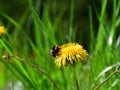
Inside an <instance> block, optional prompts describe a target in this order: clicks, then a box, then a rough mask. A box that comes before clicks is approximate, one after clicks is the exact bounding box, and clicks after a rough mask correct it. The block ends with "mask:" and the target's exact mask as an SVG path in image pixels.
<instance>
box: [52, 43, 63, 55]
mask: <svg viewBox="0 0 120 90" xmlns="http://www.w3.org/2000/svg"><path fill="white" fill-rule="evenodd" d="M60 49H61V47H60V46H58V45H55V46H53V47H52V49H51V50H50V54H51V55H52V56H53V57H56V56H58V55H59V51H60Z"/></svg>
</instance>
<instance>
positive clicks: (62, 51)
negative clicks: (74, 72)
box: [51, 43, 88, 68]
mask: <svg viewBox="0 0 120 90" xmlns="http://www.w3.org/2000/svg"><path fill="white" fill-rule="evenodd" d="M51 55H52V56H53V57H55V63H56V65H57V66H58V67H59V68H60V67H62V66H63V67H65V66H66V65H67V64H74V63H76V62H81V63H86V61H87V57H88V53H87V51H86V50H85V49H83V47H82V46H81V45H79V44H78V43H68V44H64V45H62V46H58V45H56V46H54V47H53V48H52V50H51Z"/></svg>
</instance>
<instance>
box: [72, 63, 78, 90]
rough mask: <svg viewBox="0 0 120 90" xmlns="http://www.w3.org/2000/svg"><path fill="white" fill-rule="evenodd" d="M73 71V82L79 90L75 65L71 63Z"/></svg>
mask: <svg viewBox="0 0 120 90" xmlns="http://www.w3.org/2000/svg"><path fill="white" fill-rule="evenodd" d="M73 72H74V78H75V83H76V90H79V84H78V79H77V75H76V72H75V65H73Z"/></svg>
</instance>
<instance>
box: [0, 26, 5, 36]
mask: <svg viewBox="0 0 120 90" xmlns="http://www.w3.org/2000/svg"><path fill="white" fill-rule="evenodd" d="M5 32H6V29H5V27H4V26H3V25H1V24H0V36H1V35H4V34H5Z"/></svg>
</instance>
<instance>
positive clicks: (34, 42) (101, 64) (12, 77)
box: [0, 0, 120, 90]
mask: <svg viewBox="0 0 120 90" xmlns="http://www.w3.org/2000/svg"><path fill="white" fill-rule="evenodd" d="M107 1H108V0H104V1H103V3H102V6H101V12H98V11H97V9H94V8H93V7H92V6H91V7H90V8H89V22H90V37H88V38H90V44H89V45H86V46H89V50H88V52H89V58H88V63H87V64H86V65H81V64H77V65H76V68H75V70H76V73H77V78H78V83H79V87H80V90H93V89H94V88H95V87H96V86H97V85H98V84H99V83H100V81H103V80H104V79H105V78H106V77H107V76H108V75H110V74H111V73H112V72H113V71H114V69H115V67H116V66H117V65H118V63H119V62H120V38H118V37H117V35H116V33H117V30H118V27H119V26H120V16H119V13H120V1H117V0H113V1H112V2H113V12H112V17H111V18H110V19H109V20H108V18H107V12H106V8H107V3H108V2H107ZM56 2H57V1H56ZM28 3H29V6H28V8H27V9H26V10H25V12H24V14H23V16H22V17H21V19H20V21H19V22H16V21H15V20H14V19H12V18H11V17H9V16H8V15H7V14H5V13H1V14H0V15H1V16H3V17H4V18H6V19H7V21H8V24H7V26H6V28H7V31H8V32H11V31H12V32H11V33H7V34H6V35H4V36H2V37H1V38H0V60H1V62H2V63H3V64H4V67H3V66H2V67H3V68H4V69H3V70H4V71H2V72H0V80H1V78H2V81H1V82H0V88H2V87H4V88H5V87H6V88H9V87H10V86H9V83H12V85H13V87H14V86H15V84H16V83H17V82H18V81H20V82H21V83H22V84H23V86H24V90H48V88H49V90H55V89H56V87H55V86H54V85H53V83H52V82H51V80H50V78H49V77H48V76H46V75H45V74H44V73H42V72H41V71H40V70H38V69H36V68H33V67H31V66H30V65H29V64H27V63H23V62H20V61H19V60H17V59H15V58H12V59H11V61H10V62H9V61H7V60H6V61H5V60H4V59H3V58H2V56H3V55H4V54H6V53H8V54H10V55H17V56H19V57H21V58H23V59H25V60H26V61H27V62H30V63H33V64H35V65H37V66H40V67H42V68H43V69H44V70H45V71H46V72H47V73H48V74H49V75H50V77H51V78H52V79H53V80H54V82H55V83H56V84H57V86H58V87H59V89H60V90H75V89H76V85H75V80H74V74H73V71H72V70H71V69H72V68H71V66H70V65H68V66H67V67H66V68H61V69H59V68H57V67H56V65H55V63H54V58H52V57H51V56H50V49H51V47H52V46H53V45H56V44H58V45H62V44H64V43H67V42H76V41H78V40H77V39H76V38H75V37H76V35H77V32H76V31H75V29H76V28H75V27H74V25H73V23H74V7H75V5H74V4H75V3H74V0H71V4H70V7H69V8H67V9H69V10H70V17H69V21H68V23H69V24H68V26H65V25H64V24H62V25H61V23H62V22H63V19H62V18H63V16H64V13H65V11H66V10H67V9H66V8H64V9H62V10H61V11H60V12H58V14H57V15H55V17H54V19H52V18H51V17H50V14H51V13H50V10H49V3H46V4H45V5H44V6H43V7H44V10H43V16H41V17H40V16H39V14H38V11H39V9H40V8H38V7H40V5H41V2H40V1H39V0H38V1H37V2H36V6H34V4H33V1H32V0H28ZM38 3H39V4H38ZM93 10H96V11H95V12H96V15H98V21H99V27H98V33H97V35H95V29H94V26H93V16H94V15H93V13H92V12H93ZM11 29H12V30H11ZM66 29H67V30H66ZM119 37H120V35H119ZM78 43H80V42H78ZM80 44H81V43H80ZM1 62H0V63H1ZM2 63H1V64H2ZM108 67H109V68H108ZM106 68H107V69H106ZM104 70H106V71H104ZM119 78H120V76H119V74H116V75H114V76H113V77H112V78H111V79H110V80H108V81H107V82H106V83H105V84H104V85H103V86H102V87H101V89H100V90H118V89H119V88H120V85H119V83H120V79H119ZM7 83H8V84H7ZM5 85H6V86H5Z"/></svg>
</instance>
